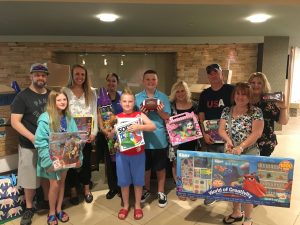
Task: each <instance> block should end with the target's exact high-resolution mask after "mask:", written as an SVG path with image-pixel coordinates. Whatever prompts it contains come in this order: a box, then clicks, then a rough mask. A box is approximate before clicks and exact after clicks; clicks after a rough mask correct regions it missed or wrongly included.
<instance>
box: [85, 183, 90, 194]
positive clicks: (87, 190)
mask: <svg viewBox="0 0 300 225" xmlns="http://www.w3.org/2000/svg"><path fill="white" fill-rule="evenodd" d="M89 193H90V185H89V184H87V185H84V195H88V194H89Z"/></svg>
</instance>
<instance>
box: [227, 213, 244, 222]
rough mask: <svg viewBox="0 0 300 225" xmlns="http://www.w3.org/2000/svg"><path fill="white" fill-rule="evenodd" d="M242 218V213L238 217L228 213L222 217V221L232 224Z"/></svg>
mask: <svg viewBox="0 0 300 225" xmlns="http://www.w3.org/2000/svg"><path fill="white" fill-rule="evenodd" d="M243 219H244V214H242V215H241V216H240V217H233V216H232V215H229V216H227V217H224V218H223V223H224V224H232V223H235V222H239V221H242V220H243Z"/></svg>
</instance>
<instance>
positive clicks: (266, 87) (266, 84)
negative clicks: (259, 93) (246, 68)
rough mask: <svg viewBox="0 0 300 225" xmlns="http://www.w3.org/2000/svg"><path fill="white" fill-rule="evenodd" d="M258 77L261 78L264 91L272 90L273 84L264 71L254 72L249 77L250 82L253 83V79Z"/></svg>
mask: <svg viewBox="0 0 300 225" xmlns="http://www.w3.org/2000/svg"><path fill="white" fill-rule="evenodd" d="M256 77H257V78H259V79H260V80H261V81H262V83H263V88H262V89H263V93H269V92H271V85H270V83H269V81H268V79H267V76H266V75H265V74H264V73H262V72H256V73H252V74H251V75H250V77H249V79H248V82H249V83H251V81H252V80H253V79H254V78H256Z"/></svg>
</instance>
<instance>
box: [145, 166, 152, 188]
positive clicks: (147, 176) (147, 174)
mask: <svg viewBox="0 0 300 225" xmlns="http://www.w3.org/2000/svg"><path fill="white" fill-rule="evenodd" d="M150 178H151V170H146V171H145V187H146V189H147V190H148V191H149V190H150Z"/></svg>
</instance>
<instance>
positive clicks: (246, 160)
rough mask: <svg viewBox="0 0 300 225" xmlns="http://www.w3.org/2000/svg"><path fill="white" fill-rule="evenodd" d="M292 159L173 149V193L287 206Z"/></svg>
mask: <svg viewBox="0 0 300 225" xmlns="http://www.w3.org/2000/svg"><path fill="white" fill-rule="evenodd" d="M293 172H294V160H293V159H290V158H274V157H264V156H251V155H232V154H224V153H208V152H194V151H178V152H177V182H176V186H177V192H176V193H177V195H178V196H185V197H196V198H212V199H216V200H224V201H233V202H241V203H250V204H256V205H269V206H278V207H287V208H288V207H290V202H291V194H292V184H293Z"/></svg>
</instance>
